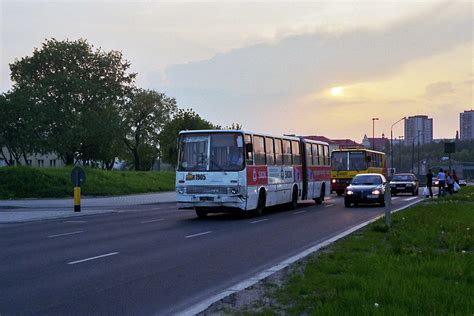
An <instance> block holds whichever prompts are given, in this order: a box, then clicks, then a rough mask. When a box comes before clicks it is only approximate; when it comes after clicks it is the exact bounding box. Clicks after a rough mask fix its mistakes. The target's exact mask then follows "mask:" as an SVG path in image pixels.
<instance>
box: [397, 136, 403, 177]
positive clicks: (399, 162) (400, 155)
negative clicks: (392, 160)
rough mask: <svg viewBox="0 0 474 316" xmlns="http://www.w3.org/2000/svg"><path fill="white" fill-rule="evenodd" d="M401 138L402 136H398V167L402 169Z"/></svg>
mask: <svg viewBox="0 0 474 316" xmlns="http://www.w3.org/2000/svg"><path fill="white" fill-rule="evenodd" d="M402 140H403V136H398V168H399V169H400V171H401V170H402Z"/></svg>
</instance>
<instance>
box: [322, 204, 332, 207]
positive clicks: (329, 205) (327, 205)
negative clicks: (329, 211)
mask: <svg viewBox="0 0 474 316" xmlns="http://www.w3.org/2000/svg"><path fill="white" fill-rule="evenodd" d="M331 206H334V204H326V205H324V207H331Z"/></svg>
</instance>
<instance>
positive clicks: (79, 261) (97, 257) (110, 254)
mask: <svg viewBox="0 0 474 316" xmlns="http://www.w3.org/2000/svg"><path fill="white" fill-rule="evenodd" d="M117 254H118V252H111V253H106V254H105V255H100V256H95V257H91V258H86V259H82V260H77V261H72V262H68V263H67V264H76V263H81V262H86V261H90V260H95V259H100V258H104V257H110V256H114V255H117Z"/></svg>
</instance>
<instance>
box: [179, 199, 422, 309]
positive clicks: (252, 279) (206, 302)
mask: <svg viewBox="0 0 474 316" xmlns="http://www.w3.org/2000/svg"><path fill="white" fill-rule="evenodd" d="M421 201H422V200H417V201H414V202H411V203H408V204H407V205H404V206H402V207H400V208H397V209H395V210H393V211H392V212H391V213H396V212H399V211H402V210H404V209H406V208H409V207H410V206H413V205H415V204H417V203H420V202H421ZM382 217H384V215H379V216H376V217H375V218H372V219H370V220H368V221H365V222H363V223H361V224H358V225H355V226H353V227H352V228H349V229H347V230H346V231H343V232H342V233H340V234H338V235H336V236H334V237H331V238H329V239H326V240H325V241H323V242H320V243H318V244H316V245H314V246H312V247H310V248H309V249H307V250H304V251H302V252H300V253H299V254H296V255H295V256H293V257H290V258H288V259H286V260H284V261H282V262H280V263H278V264H277V265H275V266H273V267H271V268H269V269H267V270H264V271H262V272H259V273H257V274H256V275H254V276H251V277H250V278H248V279H245V280H243V281H241V282H239V283H237V284H235V285H233V286H231V287H229V288H227V289H225V290H224V291H222V292H220V293H218V294H216V295H214V296H211V297H209V298H207V299H205V300H204V301H201V302H199V303H197V304H195V305H192V306H190V307H188V308H187V309H186V310H184V311H182V312H179V313H178V314H179V315H196V314H199V313H201V312H203V311H205V310H206V309H207V308H208V307H209V306H211V305H212V304H214V303H215V302H218V301H220V300H222V299H223V298H226V297H228V296H229V295H232V294H234V293H236V292H239V291H242V290H244V289H246V288H249V287H251V286H252V285H254V284H256V283H257V282H260V281H261V280H263V279H265V278H266V277H268V276H270V275H272V274H274V273H276V272H278V271H280V270H281V269H284V268H286V267H287V266H289V265H290V264H292V263H294V262H296V261H298V260H300V259H301V258H304V257H306V256H308V255H310V254H312V253H314V252H316V251H318V250H320V249H321V248H324V247H327V246H328V245H330V244H332V243H334V242H335V241H337V240H339V239H341V238H344V237H345V236H347V235H349V234H352V233H353V232H355V231H357V230H359V229H361V228H363V227H365V226H367V225H369V224H371V223H373V222H375V221H377V220H378V219H380V218H382Z"/></svg>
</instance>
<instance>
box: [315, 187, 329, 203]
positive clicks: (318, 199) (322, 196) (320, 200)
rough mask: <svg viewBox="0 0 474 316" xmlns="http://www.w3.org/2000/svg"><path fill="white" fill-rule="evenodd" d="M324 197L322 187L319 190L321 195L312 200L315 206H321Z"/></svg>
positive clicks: (324, 190) (324, 193) (324, 188)
mask: <svg viewBox="0 0 474 316" xmlns="http://www.w3.org/2000/svg"><path fill="white" fill-rule="evenodd" d="M325 195H326V187H325V186H323V187H322V188H321V194H320V195H319V197H318V198H315V199H314V202H316V204H317V205H321V204H323V201H324V196H325Z"/></svg>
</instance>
